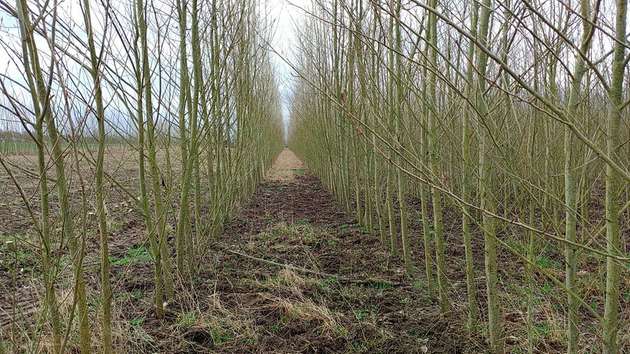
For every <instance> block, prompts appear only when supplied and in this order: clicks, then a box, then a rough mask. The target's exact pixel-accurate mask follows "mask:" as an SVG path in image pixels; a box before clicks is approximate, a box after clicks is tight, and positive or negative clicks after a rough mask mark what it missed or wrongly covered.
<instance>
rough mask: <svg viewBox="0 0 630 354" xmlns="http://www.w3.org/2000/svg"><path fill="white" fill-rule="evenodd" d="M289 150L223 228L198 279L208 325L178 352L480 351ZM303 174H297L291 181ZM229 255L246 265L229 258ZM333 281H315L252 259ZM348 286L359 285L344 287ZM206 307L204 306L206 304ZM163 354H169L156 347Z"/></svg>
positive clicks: (200, 327)
mask: <svg viewBox="0 0 630 354" xmlns="http://www.w3.org/2000/svg"><path fill="white" fill-rule="evenodd" d="M302 168H303V165H302V163H301V162H300V161H299V160H298V159H297V157H296V156H295V155H294V154H293V153H292V152H291V151H289V150H286V149H285V150H284V151H283V152H282V153H281V154H280V156H279V157H278V159H277V161H276V163H275V165H274V167H273V168H272V170H271V172H270V173H269V176H268V178H267V180H266V181H264V182H263V183H262V184H261V185H260V186H259V188H258V189H257V191H256V193H255V194H254V195H253V197H252V198H251V201H250V202H249V203H248V204H247V205H245V206H244V207H243V208H242V210H241V212H240V213H239V215H237V216H236V217H235V218H234V219H233V220H232V221H231V222H230V223H229V224H228V225H227V227H226V229H225V233H224V235H223V238H222V240H221V241H220V242H219V244H217V245H215V246H216V247H217V250H216V253H215V257H216V258H215V259H214V262H215V263H214V264H215V265H214V266H213V267H212V268H211V269H208V270H206V271H205V272H202V274H200V276H201V278H203V280H201V279H200V281H199V285H198V287H197V292H198V293H200V294H201V293H208V294H210V296H209V300H207V299H206V301H205V302H204V303H202V304H197V305H196V306H197V307H198V308H200V309H201V310H202V313H203V316H204V321H203V322H200V321H199V320H198V321H197V324H199V323H204V324H207V325H196V326H194V327H192V328H190V329H188V331H187V332H186V333H184V334H183V336H184V338H185V339H186V341H185V342H184V343H186V347H181V343H180V346H179V348H178V349H179V350H182V351H194V352H213V353H216V352H221V353H236V352H238V353H250V352H255V353H304V352H306V353H385V352H388V353H424V352H431V353H433V352H445V353H456V352H458V353H460V352H480V347H479V346H477V345H476V344H474V343H475V341H473V344H471V340H470V339H468V338H466V339H464V337H463V336H464V334H463V333H462V332H461V331H460V330H461V329H460V328H456V327H455V326H457V325H456V322H457V321H453V320H452V319H449V318H445V317H443V316H441V315H439V309H438V308H437V306H436V304H435V303H433V302H432V301H431V300H430V298H429V297H428V296H426V294H425V291H423V289H422V288H421V287H420V285H418V286H414V285H413V282H411V281H409V280H405V279H404V277H403V272H402V264H401V263H400V262H399V261H397V260H389V261H388V257H387V253H386V252H385V251H384V250H383V249H382V247H381V246H380V244H379V241H378V240H377V238H376V237H375V236H371V235H368V234H366V233H364V232H363V231H362V230H361V229H360V227H359V226H358V225H357V224H356V223H355V222H354V220H353V218H352V217H350V216H348V215H347V214H345V213H344V212H342V211H341V210H340V209H339V208H338V207H337V205H336V204H335V202H334V201H333V199H332V196H331V195H330V194H329V193H328V192H327V191H326V190H325V189H324V188H323V186H322V184H321V182H320V181H319V180H318V179H317V178H316V177H314V176H312V175H309V174H308V172H306V173H303V170H301V169H302ZM296 171H300V173H296ZM226 250H232V251H234V252H238V253H241V254H246V255H248V256H251V257H244V256H243V255H238V254H235V253H234V252H233V253H231V252H229V251H226ZM253 257H256V258H259V259H265V260H268V261H272V262H275V263H282V264H288V265H291V266H295V267H301V268H306V269H309V270H312V271H314V272H322V273H328V274H335V275H338V276H337V277H334V276H318V275H313V274H312V273H310V274H309V273H304V272H301V271H297V270H295V269H289V268H285V267H279V266H276V265H272V264H270V263H266V262H261V261H259V260H254V259H253ZM348 279H353V280H357V281H356V282H355V281H348ZM202 299H203V297H202ZM162 349H166V348H162Z"/></svg>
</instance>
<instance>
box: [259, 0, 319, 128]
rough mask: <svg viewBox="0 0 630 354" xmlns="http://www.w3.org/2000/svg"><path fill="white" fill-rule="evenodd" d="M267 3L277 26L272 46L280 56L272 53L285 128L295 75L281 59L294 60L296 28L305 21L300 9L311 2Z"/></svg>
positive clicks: (280, 0)
mask: <svg viewBox="0 0 630 354" xmlns="http://www.w3.org/2000/svg"><path fill="white" fill-rule="evenodd" d="M262 1H266V3H267V6H268V8H269V16H271V18H272V19H273V21H274V23H275V24H276V28H275V33H274V37H273V42H272V46H273V47H274V49H275V50H276V51H278V52H279V54H280V55H276V54H273V53H272V60H273V64H274V67H275V69H276V74H277V75H278V83H279V86H280V87H279V89H280V94H281V96H282V113H283V119H284V123H285V127H286V125H287V124H288V122H289V104H290V99H291V92H292V89H293V75H292V70H291V67H290V66H289V65H288V64H287V63H286V62H285V61H284V60H283V59H282V58H281V57H280V56H282V57H284V58H286V59H287V60H289V61H292V60H293V55H294V54H295V46H296V42H297V40H296V30H295V26H296V25H297V26H299V25H300V24H301V23H303V21H304V16H305V15H304V13H303V10H301V9H299V8H298V7H296V6H293V5H292V4H294V5H297V6H299V7H307V6H308V4H309V3H310V0H262Z"/></svg>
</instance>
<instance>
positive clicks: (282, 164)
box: [266, 149, 304, 182]
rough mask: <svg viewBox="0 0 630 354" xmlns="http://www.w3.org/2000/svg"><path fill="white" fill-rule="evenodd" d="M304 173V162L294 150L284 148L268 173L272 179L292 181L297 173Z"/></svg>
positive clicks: (268, 176) (268, 177)
mask: <svg viewBox="0 0 630 354" xmlns="http://www.w3.org/2000/svg"><path fill="white" fill-rule="evenodd" d="M299 174H304V163H302V161H300V159H299V158H298V157H297V156H295V154H294V153H293V151H291V150H289V149H284V150H282V152H280V154H279V155H278V157H277V158H276V161H275V162H274V163H273V166H272V167H271V169H270V170H269V172H268V173H267V176H266V177H267V179H268V180H271V181H285V182H287V181H292V180H293V179H294V178H295V176H296V175H299Z"/></svg>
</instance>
